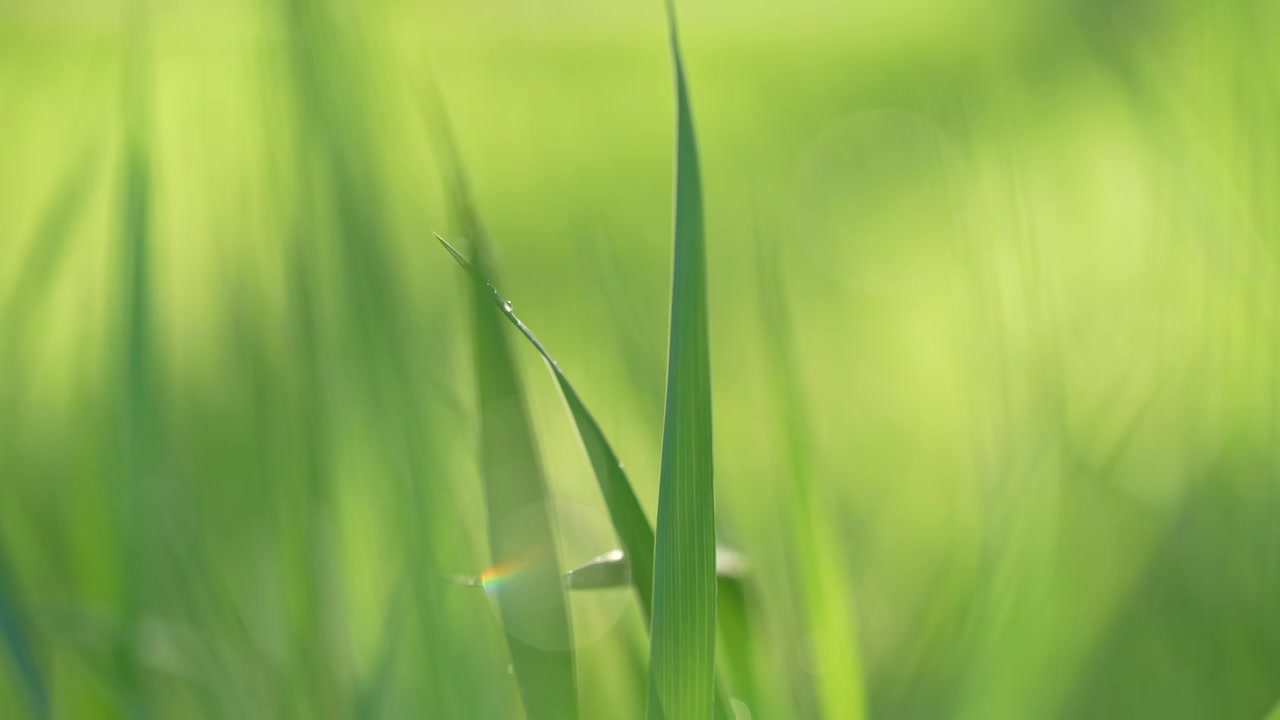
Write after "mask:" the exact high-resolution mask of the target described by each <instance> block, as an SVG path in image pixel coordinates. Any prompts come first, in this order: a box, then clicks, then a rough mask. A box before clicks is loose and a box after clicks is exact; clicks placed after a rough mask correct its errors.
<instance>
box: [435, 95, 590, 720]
mask: <svg viewBox="0 0 1280 720" xmlns="http://www.w3.org/2000/svg"><path fill="white" fill-rule="evenodd" d="M436 100H437V102H435V103H433V104H431V105H430V107H432V108H433V109H434V110H436V112H435V117H434V118H433V119H434V120H435V122H434V123H433V125H434V128H435V129H436V132H437V133H438V142H439V143H440V145H441V146H442V148H443V149H444V150H445V154H446V155H445V165H446V167H445V168H444V169H445V181H446V187H447V191H448V194H449V199H450V202H451V205H452V212H453V215H454V219H455V220H456V221H457V222H458V223H459V224H460V225H461V227H462V230H463V232H464V233H465V234H466V235H467V236H468V237H470V238H471V240H472V242H473V243H474V249H475V263H476V272H475V273H473V279H472V282H471V283H470V284H471V286H472V319H473V330H472V339H473V343H474V352H475V364H476V379H477V382H478V384H479V395H480V445H481V449H480V466H481V470H482V472H483V475H484V489H485V505H486V507H487V509H488V516H489V551H490V554H491V557H492V560H493V563H494V564H493V566H492V567H493V568H494V569H496V570H500V571H502V572H503V574H505V575H507V577H506V579H505V580H503V581H502V582H495V583H487V584H486V585H485V589H486V591H490V592H491V593H492V595H493V597H494V598H495V599H496V601H497V605H498V612H499V614H500V615H501V616H502V623H503V627H504V630H505V631H506V636H507V648H508V650H509V652H510V654H511V667H512V670H513V672H514V674H515V678H516V684H517V685H518V686H519V688H520V698H521V701H522V702H523V704H524V709H525V713H526V715H527V716H528V717H529V718H530V720H542V719H543V718H555V719H556V720H562V719H568V720H572V719H573V718H577V717H578V699H577V679H576V677H575V674H574V662H573V630H572V628H571V626H570V623H569V613H568V608H567V607H566V601H565V597H564V588H563V586H562V581H561V577H560V566H559V560H558V558H557V557H556V547H555V533H554V530H553V525H552V517H551V510H550V506H549V504H548V503H547V489H546V481H545V480H544V479H543V476H542V465H541V462H540V460H539V458H538V452H537V445H536V443H535V442H534V436H533V428H532V426H531V424H530V420H529V416H528V411H527V410H526V406H525V399H524V390H523V388H522V387H521V384H520V378H519V375H518V374H517V373H516V367H515V361H514V360H513V358H512V356H511V349H510V347H508V345H507V340H506V336H505V335H504V334H503V329H502V325H501V321H500V320H499V319H498V316H497V315H496V314H494V312H493V311H492V310H491V309H490V308H489V307H486V305H487V304H488V303H489V302H490V301H491V299H492V294H493V292H492V286H490V285H488V284H487V283H486V282H484V281H482V280H481V279H480V278H484V277H489V276H490V274H489V272H488V271H487V268H488V263H487V255H486V253H487V245H486V242H487V241H486V236H485V233H484V229H483V228H482V226H481V223H480V214H479V212H477V210H476V207H475V203H474V202H473V200H472V198H471V192H470V190H469V188H468V185H467V180H466V175H465V173H464V172H463V167H462V160H461V153H460V152H459V151H458V148H457V144H456V143H455V142H454V139H453V135H452V132H451V130H450V127H449V124H448V122H447V119H446V117H445V115H444V109H443V102H442V101H439V100H438V98H436Z"/></svg>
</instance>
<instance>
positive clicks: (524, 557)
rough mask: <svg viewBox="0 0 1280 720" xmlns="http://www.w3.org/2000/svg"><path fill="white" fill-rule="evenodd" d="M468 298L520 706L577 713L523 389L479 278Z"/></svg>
mask: <svg viewBox="0 0 1280 720" xmlns="http://www.w3.org/2000/svg"><path fill="white" fill-rule="evenodd" d="M473 284H474V285H475V292H474V299H473V304H474V308H473V313H472V314H473V316H474V318H473V319H474V327H473V336H474V344H475V363H476V377H477V381H478V383H479V393H480V446H481V450H480V462H481V468H482V469H483V473H484V485H485V505H486V507H487V509H488V516H489V550H490V553H491V555H492V560H493V563H494V567H499V568H507V569H510V570H511V572H510V574H509V575H508V578H507V580H505V581H504V582H503V583H501V584H494V585H493V586H492V587H493V595H494V597H495V599H496V601H497V605H498V611H499V613H500V614H501V616H502V622H503V626H504V628H505V629H506V633H507V647H508V649H509V650H510V652H511V664H512V667H513V668H514V671H515V676H516V682H517V684H518V685H519V687H520V696H521V698H522V700H523V701H524V708H525V712H526V713H527V714H528V716H529V717H530V718H531V719H532V720H541V719H542V718H574V717H577V688H576V681H575V678H574V668H573V649H572V648H573V643H572V632H571V629H570V626H569V616H568V610H567V608H566V607H565V598H564V591H563V588H562V587H561V584H560V570H559V563H558V560H557V558H556V549H555V535H554V532H553V530H552V525H551V517H550V514H549V508H548V505H547V502H546V499H547V492H546V482H545V480H544V479H543V476H542V469H541V467H542V466H541V462H540V460H539V458H538V452H537V447H536V445H535V442H534V438H533V428H532V426H531V424H530V420H529V416H528V412H527V410H526V408H525V399H524V390H523V388H522V387H521V385H520V379H519V376H518V375H517V374H516V368H515V363H514V361H513V359H512V357H511V350H510V348H509V347H508V346H507V341H506V337H505V336H504V335H503V333H502V326H501V325H500V321H499V320H498V317H497V316H496V315H495V314H494V313H493V311H492V310H491V309H490V308H489V307H488V303H487V300H486V298H485V296H486V295H487V294H488V293H487V291H486V290H485V288H484V287H483V285H482V284H480V283H473Z"/></svg>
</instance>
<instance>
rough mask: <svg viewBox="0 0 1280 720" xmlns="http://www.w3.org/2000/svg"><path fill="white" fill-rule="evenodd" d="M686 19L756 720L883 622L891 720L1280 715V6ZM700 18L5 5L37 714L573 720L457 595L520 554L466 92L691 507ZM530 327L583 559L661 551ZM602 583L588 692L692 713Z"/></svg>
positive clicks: (3, 419) (0, 24) (1, 208)
mask: <svg viewBox="0 0 1280 720" xmlns="http://www.w3.org/2000/svg"><path fill="white" fill-rule="evenodd" d="M679 9H680V13H681V36H682V44H683V49H684V54H685V62H686V67H687V72H688V76H689V81H690V86H691V93H692V102H693V108H694V113H695V122H696V124H697V127H698V132H699V142H700V146H701V150H702V169H703V174H704V186H705V189H706V209H707V237H708V253H709V262H708V265H709V280H710V313H711V353H712V377H713V384H714V390H713V399H714V403H715V430H716V436H715V441H716V467H717V471H718V472H717V483H716V484H717V495H718V524H719V532H720V536H721V539H722V541H724V542H726V543H728V544H730V545H732V546H734V547H735V548H737V549H739V550H741V551H742V552H743V553H744V554H745V555H746V556H747V557H748V558H749V559H750V561H751V563H752V566H753V584H752V586H751V588H752V595H751V598H750V599H751V613H750V627H751V635H752V638H751V639H752V642H751V643H750V644H749V645H748V648H749V649H748V652H751V653H753V655H752V656H751V657H749V658H747V661H748V662H746V663H745V664H746V665H747V666H750V667H753V668H754V672H755V673H756V674H757V676H756V677H755V678H754V689H753V693H754V694H755V695H756V696H757V697H755V698H753V699H754V704H755V707H752V708H751V712H752V715H753V716H754V717H816V716H831V717H834V716H837V715H835V714H833V713H832V712H829V711H828V712H824V709H823V705H824V702H826V704H827V705H828V707H829V706H830V704H831V703H830V701H829V700H827V698H830V697H831V695H830V693H831V692H832V691H831V688H833V687H834V688H838V687H840V686H842V685H843V684H845V683H846V682H852V680H848V681H846V679H844V678H834V679H833V678H831V677H829V676H828V677H823V672H824V670H823V668H829V667H832V664H830V663H828V664H824V663H823V662H821V661H820V660H815V659H814V658H815V657H817V658H821V657H822V656H823V653H824V652H830V650H831V648H832V647H841V646H847V647H850V648H853V647H855V646H856V648H857V650H858V654H859V655H860V663H861V673H862V675H863V680H862V682H863V684H864V685H865V688H866V705H867V711H868V713H869V715H870V717H873V718H975V719H976V718H1040V717H1045V718H1050V717H1055V718H1056V717H1061V718H1135V717H1143V718H1146V717H1151V718H1206V717H1215V718H1261V717H1263V716H1264V715H1265V714H1266V713H1267V711H1268V710H1269V709H1270V708H1271V707H1272V706H1273V705H1274V704H1275V703H1276V701H1277V700H1278V699H1280V622H1277V620H1276V617H1277V613H1276V607H1277V602H1278V601H1280V475H1278V473H1280V407H1278V406H1277V400H1280V324H1278V321H1280V309H1278V308H1280V286H1277V284H1276V270H1277V259H1280V257H1278V253H1280V216H1278V215H1277V208H1278V207H1280V204H1278V203H1277V193H1278V192H1280V132H1278V131H1277V128H1280V56H1278V52H1277V50H1276V44H1275V43H1274V42H1272V39H1271V35H1272V34H1273V33H1272V32H1271V28H1274V27H1276V26H1277V23H1278V22H1280V7H1277V6H1276V5H1275V4H1274V3H1271V4H1267V3H1248V2H1222V3H1199V2H1159V3H1157V2H1153V1H1137V2H1128V3H1110V2H1101V1H1095V0H1074V1H1065V0H1059V1H1051V0H1041V1H1039V2H1010V1H1008V0H930V1H928V2H926V1H924V0H908V1H905V2H896V3H888V2H867V3H838V2H831V1H827V0H797V1H796V2H790V3H765V2H759V1H753V2H737V3H730V2H724V1H723V0H691V1H690V2H685V3H681V4H680V7H679ZM662 13H663V9H662V6H661V4H660V3H656V2H625V3H588V2H582V1H581V0H561V1H559V2H546V1H539V2H532V1H526V2H514V1H512V0H494V1H493V2H489V3H470V4H468V3H451V2H441V1H431V2H413V3H410V2H402V1H400V0H379V1H378V2H366V3H353V2H346V1H345V0H333V1H331V2H322V1H320V0H276V1H275V2H269V3H263V2H249V1H248V0H225V1H223V2H218V3H205V2H194V1H186V0H183V1H178V2H168V3H142V2H138V3H119V2H83V1H82V2H63V3H27V2H21V1H20V0H4V1H3V2H0V119H2V121H3V122H2V125H0V630H3V631H4V640H5V648H6V653H5V656H6V659H5V660H4V661H3V662H2V663H0V669H3V670H4V672H0V716H4V717H14V716H17V717H22V716H23V715H24V714H25V713H32V714H39V713H40V712H41V708H46V709H47V710H48V712H49V713H51V714H52V715H53V716H56V717H75V718H79V717H111V716H121V717H147V716H155V717H186V716H192V717H199V716H210V717H223V716H229V717H308V718H311V717H342V716H359V717H377V716H385V717H406V716H427V717H501V718H505V717H515V716H518V715H519V712H520V710H519V703H518V699H517V697H516V691H515V683H514V681H513V679H512V678H511V676H510V675H509V674H508V673H507V663H508V659H507V658H506V650H505V646H504V643H503V640H502V629H501V627H500V626H499V624H498V621H497V620H496V616H495V613H494V612H493V609H492V608H491V607H490V605H489V603H488V601H487V600H486V599H485V597H484V595H483V593H480V592H478V591H475V590H474V589H470V588H461V587H453V586H449V585H446V584H443V583H441V582H439V578H440V577H441V576H443V575H450V574H476V573H478V572H479V570H480V569H482V568H483V567H484V566H485V564H486V558H487V557H488V553H487V552H486V547H487V546H486V539H485V538H486V534H485V530H484V528H485V517H484V502H483V496H482V490H481V485H480V482H479V476H478V465H477V452H476V449H477V447H478V438H477V434H476V433H477V422H476V417H475V398H474V397H473V392H472V388H473V387H474V386H475V383H474V382H472V373H473V372H474V369H473V367H472V366H471V359H470V354H469V352H468V350H467V341H466V338H467V335H468V330H467V317H468V315H467V307H466V305H467V297H466V293H465V292H463V288H464V283H463V281H462V280H461V278H460V277H459V275H458V271H457V269H456V268H455V267H453V261H452V260H451V259H450V258H449V256H448V255H447V254H445V253H444V252H442V251H441V250H440V249H439V248H438V247H437V245H436V243H435V241H434V240H433V239H431V236H430V232H431V231H432V230H440V231H442V232H446V233H448V232H453V231H457V230H458V229H457V228H451V227H449V222H450V220H449V217H448V214H447V213H446V205H445V199H444V197H443V195H444V193H443V191H442V183H441V180H440V166H441V157H440V155H439V148H437V147H435V146H434V145H433V141H432V138H433V137H434V136H435V133H436V129H435V128H433V120H432V118H433V117H438V112H439V108H434V104H435V103H437V102H439V101H438V100H437V99H436V98H437V97H439V98H442V102H443V105H444V109H445V110H446V111H447V113H448V116H449V118H450V121H451V124H452V126H453V132H454V134H455V135H456V137H457V140H458V143H459V146H460V147H461V150H462V153H463V156H464V159H465V163H466V167H467V172H468V175H469V176H470V179H471V182H472V185H473V190H474V192H475V196H476V200H477V203H478V205H479V208H480V212H481V213H482V214H483V215H484V218H485V222H486V225H487V228H488V231H489V234H490V236H491V238H492V241H493V246H494V247H493V249H494V250H495V252H496V254H497V257H496V261H497V264H498V266H499V267H500V268H501V278H502V288H503V291H504V293H505V294H506V295H507V296H508V297H511V298H513V299H514V300H515V302H516V303H517V305H518V306H519V309H520V312H521V315H522V317H524V318H525V319H526V320H527V321H529V322H530V323H531V324H532V325H534V326H535V327H536V328H537V329H538V332H539V335H540V336H541V338H542V340H543V341H544V342H546V344H547V345H548V346H549V347H550V348H551V349H552V351H553V352H554V353H555V354H556V355H557V357H558V359H559V360H560V362H561V364H562V365H563V366H564V368H565V369H566V371H567V372H568V373H569V375H570V377H572V378H573V380H574V383H575V385H576V386H577V388H578V390H579V391H580V392H581V393H582V395H583V397H584V399H585V400H586V402H587V404H588V405H589V406H590V407H591V409H592V411H593V413H594V414H595V415H596V417H597V419H598V420H599V421H600V423H601V425H602V426H603V427H604V429H605V431H606V432H607V433H608V434H609V437H610V440H611V441H612V443H613V445H614V447H615V449H616V450H617V452H618V455H619V457H621V458H622V460H623V461H624V462H625V463H626V465H627V470H628V473H629V475H630V477H631V479H632V481H633V482H634V483H635V484H636V488H637V491H638V493H639V495H640V499H641V501H642V503H643V504H644V505H645V507H646V509H647V510H648V512H649V515H650V517H651V518H652V517H654V511H655V509H656V500H657V486H658V482H657V476H658V459H659V446H660V442H661V440H660V438H661V426H662V397H663V385H664V381H665V365H664V358H665V353H666V320H667V303H668V298H669V290H670V260H671V245H670V230H671V228H670V226H671V207H670V206H671V192H672V188H671V180H672V170H671V162H672V152H673V150H672V141H673V99H672V90H671V74H670V73H671V70H670V59H669V57H668V55H667V47H666V44H665V37H666V36H665V28H664V24H663V23H664V21H663V14H662ZM433 108H434V109H433ZM513 342H514V341H513ZM514 347H515V349H516V350H517V356H518V357H519V358H520V360H521V372H522V373H523V374H524V376H525V387H526V388H527V389H528V391H529V393H530V395H531V403H532V412H533V418H534V423H535V427H536V429H537V432H538V434H539V440H540V445H541V447H540V450H541V455H542V458H543V461H544V464H545V468H546V473H547V478H548V482H549V485H550V488H551V492H552V494H553V495H554V496H555V498H556V500H557V503H558V505H557V509H558V513H557V514H558V517H559V520H560V523H561V527H560V531H561V535H562V538H561V545H562V548H561V560H562V562H564V563H566V564H567V565H569V566H572V565H573V564H575V563H580V562H584V561H586V560H587V559H589V558H591V557H594V556H596V555H599V554H600V553H602V552H605V551H606V550H610V549H612V548H614V547H616V544H617V541H616V539H615V538H614V537H613V535H612V531H611V530H610V528H609V523H608V518H607V516H606V515H605V513H604V510H603V506H602V503H601V501H600V498H599V493H598V490H597V489H596V486H595V482H594V480H593V477H592V474H591V469H590V467H589V465H588V463H587V462H586V458H585V456H583V454H582V452H581V448H580V446H579V444H578V441H577V439H576V436H575V434H574V430H573V427H572V424H571V423H570V422H569V421H568V418H567V416H566V413H565V412H564V408H563V404H562V401H561V400H560V398H559V397H558V396H557V395H556V392H555V390H554V387H553V383H552V382H551V381H550V379H549V377H548V375H547V372H546V370H545V368H544V367H542V366H540V365H539V363H538V361H537V358H536V356H535V355H534V354H533V353H532V352H529V351H528V348H526V347H523V346H520V345H514ZM779 347H782V348H784V350H783V352H782V353H780V354H779V353H777V352H776V351H777V350H778V349H779ZM797 483H804V487H805V490H804V492H805V493H809V494H811V497H810V498H809V499H808V500H802V502H809V503H810V504H811V505H812V506H813V507H816V508H819V509H820V513H821V515H822V517H823V519H822V520H821V521H820V522H821V524H822V527H826V528H828V530H829V532H827V531H824V532H822V533H811V532H808V531H807V529H806V528H807V522H808V521H807V520H806V519H805V517H806V516H805V514H804V513H798V514H796V513H793V514H785V513H780V511H779V510H780V508H783V507H789V505H788V503H792V505H791V506H794V503H795V502H796V499H795V498H794V497H791V498H790V499H788V498H789V494H792V495H794V493H795V492H796V490H795V488H796V486H797ZM815 553H819V554H821V555H822V557H823V558H824V559H823V560H822V561H814V560H813V557H812V556H813V555H814V554H815ZM815 568H817V570H815ZM815 574H816V575H820V577H815V576H814V575H815ZM815 596H816V597H819V598H820V599H821V598H828V599H830V598H837V599H838V605H839V607H842V608H844V609H845V610H846V611H847V612H846V616H847V620H848V622H847V623H846V626H845V627H842V628H840V627H837V628H834V629H833V628H832V626H831V625H830V624H829V623H825V622H821V621H815V620H814V618H815V617H818V618H820V617H821V616H822V611H819V610H814V607H815V605H814V604H813V602H814V601H813V598H814V597H815ZM570 599H571V602H572V613H573V619H574V627H575V631H576V632H577V638H578V642H579V648H578V675H579V693H580V695H581V704H582V716H583V717H590V718H598V717H609V718H626V717H640V716H641V715H642V714H643V709H644V696H645V692H646V690H645V687H646V686H645V682H646V681H645V674H644V665H645V658H644V654H645V652H644V647H645V644H646V643H645V640H644V630H643V624H642V622H641V620H640V617H639V612H638V610H637V609H636V607H635V606H634V603H633V602H632V600H631V597H630V596H629V594H628V591H627V590H626V589H625V588H620V589H617V590H610V591H597V592H591V593H576V594H573V595H572V596H571V598H570ZM827 605H828V607H827V608H826V610H825V612H828V613H830V612H831V607H830V606H831V603H828V604H827ZM855 633H856V640H855V638H854V637H853V635H854V634H855ZM23 648H26V650H25V651H24V650H23ZM723 649H724V648H723V646H722V650H723ZM24 653H25V654H24ZM722 655H723V653H722ZM724 659H725V658H724V657H722V660H724ZM732 659H737V660H742V658H741V657H740V656H739V657H737V658H731V660H730V661H732ZM828 672H829V671H828ZM735 686H736V687H737V688H738V689H739V690H741V688H742V687H744V685H743V682H742V680H741V679H738V680H737V681H736V683H735ZM824 688H825V690H824ZM837 694H838V691H837Z"/></svg>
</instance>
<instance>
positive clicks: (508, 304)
mask: <svg viewBox="0 0 1280 720" xmlns="http://www.w3.org/2000/svg"><path fill="white" fill-rule="evenodd" d="M502 309H503V310H505V311H506V312H511V301H510V300H504V301H503V302H502Z"/></svg>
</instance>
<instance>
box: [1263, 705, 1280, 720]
mask: <svg viewBox="0 0 1280 720" xmlns="http://www.w3.org/2000/svg"><path fill="white" fill-rule="evenodd" d="M1265 720H1280V702H1278V703H1276V706H1275V707H1273V708H1271V712H1270V713H1268V714H1267V717H1266V718H1265Z"/></svg>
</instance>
